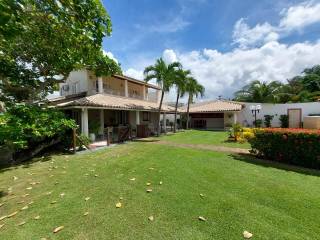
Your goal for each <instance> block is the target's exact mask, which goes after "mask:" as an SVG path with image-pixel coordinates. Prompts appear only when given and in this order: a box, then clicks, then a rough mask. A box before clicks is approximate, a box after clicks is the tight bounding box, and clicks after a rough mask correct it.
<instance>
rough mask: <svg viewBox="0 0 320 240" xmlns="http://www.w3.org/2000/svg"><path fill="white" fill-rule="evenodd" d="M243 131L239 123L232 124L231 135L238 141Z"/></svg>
mask: <svg viewBox="0 0 320 240" xmlns="http://www.w3.org/2000/svg"><path fill="white" fill-rule="evenodd" d="M241 132H242V126H241V125H240V124H239V123H235V124H232V127H231V129H230V135H231V137H233V138H234V140H235V141H238V138H240V135H241Z"/></svg>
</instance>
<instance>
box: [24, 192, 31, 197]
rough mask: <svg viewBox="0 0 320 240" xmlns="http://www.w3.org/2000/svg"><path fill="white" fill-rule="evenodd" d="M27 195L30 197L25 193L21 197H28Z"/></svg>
mask: <svg viewBox="0 0 320 240" xmlns="http://www.w3.org/2000/svg"><path fill="white" fill-rule="evenodd" d="M29 195H30V194H29V193H27V194H24V195H22V197H28V196H29Z"/></svg>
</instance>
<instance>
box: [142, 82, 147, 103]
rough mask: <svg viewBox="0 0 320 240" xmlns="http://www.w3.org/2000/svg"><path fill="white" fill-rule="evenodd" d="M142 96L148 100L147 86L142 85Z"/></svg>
mask: <svg viewBox="0 0 320 240" xmlns="http://www.w3.org/2000/svg"><path fill="white" fill-rule="evenodd" d="M142 98H143V100H146V86H145V85H142Z"/></svg>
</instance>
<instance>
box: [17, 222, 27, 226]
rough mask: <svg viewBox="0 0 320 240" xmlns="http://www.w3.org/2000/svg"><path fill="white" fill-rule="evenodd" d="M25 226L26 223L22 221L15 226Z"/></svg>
mask: <svg viewBox="0 0 320 240" xmlns="http://www.w3.org/2000/svg"><path fill="white" fill-rule="evenodd" d="M25 224H26V222H25V221H23V222H21V223H18V225H17V226H22V225H25Z"/></svg>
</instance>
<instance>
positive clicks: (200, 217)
mask: <svg viewBox="0 0 320 240" xmlns="http://www.w3.org/2000/svg"><path fill="white" fill-rule="evenodd" d="M199 220H200V221H203V222H206V221H207V219H206V218H204V217H202V216H199Z"/></svg>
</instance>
